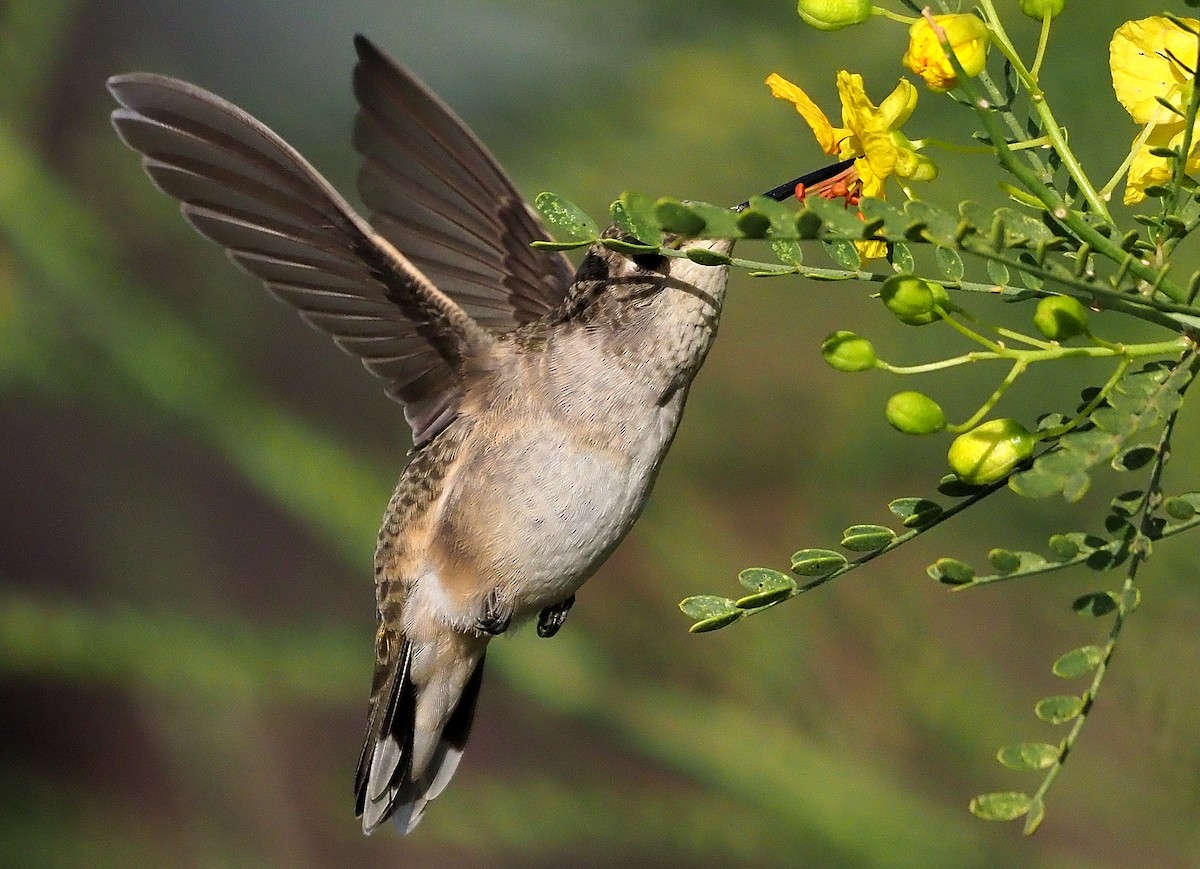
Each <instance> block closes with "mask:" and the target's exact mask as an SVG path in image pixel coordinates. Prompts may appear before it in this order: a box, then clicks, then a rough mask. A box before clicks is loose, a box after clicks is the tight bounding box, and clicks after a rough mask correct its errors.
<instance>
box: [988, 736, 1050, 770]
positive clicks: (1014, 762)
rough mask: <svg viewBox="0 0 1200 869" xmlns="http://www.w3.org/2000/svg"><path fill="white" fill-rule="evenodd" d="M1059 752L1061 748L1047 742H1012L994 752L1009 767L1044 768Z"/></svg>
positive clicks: (997, 758)
mask: <svg viewBox="0 0 1200 869" xmlns="http://www.w3.org/2000/svg"><path fill="white" fill-rule="evenodd" d="M1060 754H1062V749H1061V748H1060V747H1059V746H1057V745H1051V744H1050V743H1048V742H1014V743H1011V744H1009V745H1006V746H1004V747H1002V748H1001V749H1000V750H999V751H998V752H996V760H998V761H1000V763H1002V764H1004V765H1005V766H1006V767H1008V768H1009V769H1045V768H1046V767H1048V766H1053V765H1054V762H1055V761H1056V760H1058V757H1059V755H1060Z"/></svg>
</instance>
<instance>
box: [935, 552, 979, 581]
mask: <svg viewBox="0 0 1200 869" xmlns="http://www.w3.org/2000/svg"><path fill="white" fill-rule="evenodd" d="M925 572H926V573H927V574H929V578H930V579H936V580H937V581H938V582H940V583H943V584H945V585H966V584H967V583H969V582H970V581H971V580H973V579H974V578H975V568H973V567H971V565H969V564H966V563H964V562H962V561H959V560H958V559H956V558H939V559H938V560H937V561H935V562H934V563H933V564H931V565H929V567H927V568H925Z"/></svg>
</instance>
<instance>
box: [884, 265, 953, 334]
mask: <svg viewBox="0 0 1200 869" xmlns="http://www.w3.org/2000/svg"><path fill="white" fill-rule="evenodd" d="M879 297H880V298H881V299H883V303H884V304H885V305H887V309H888V310H889V311H891V312H892V313H893V314H895V315H896V319H898V320H899V321H900V322H901V323H907V324H908V325H910V326H924V325H925V324H926V323H932V322H933V321H934V320H936V319H938V314H937V308H939V307H941V308H943V309H949V307H950V295H949V294H948V293H947V292H946V288H945V287H943V286H941V285H940V284H934V283H930V282H929V281H924V280H921V279H920V278H918V277H914V276H913V275H892V276H891V277H890V278H888V279H887V280H886V281H884V282H883V287H882V288H881V289H880V291H879Z"/></svg>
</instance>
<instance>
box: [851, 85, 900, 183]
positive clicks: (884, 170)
mask: <svg viewBox="0 0 1200 869" xmlns="http://www.w3.org/2000/svg"><path fill="white" fill-rule="evenodd" d="M837 85H838V94H839V95H840V96H841V98H842V123H844V124H845V125H846V127H847V129H849V130H850V132H852V133H853V134H854V137H855V139H857V140H858V142H857V144H858V148H859V153H861V154H862V155H863V156H864V157H865V158H866V162H867V163H869V164H870V172H871V174H873V175H875V176H878V177H879V179H880V182H879V183H880V187H881V188H882V186H883V181H884V180H885V179H887V177H888V176H889V175H891V174H893V173H894V172H895V171H896V160H897V154H896V144H895V142H893V141H892V137H891V133H890V132H889V130H888V123H887V119H886V118H885V117H884V115H883V113H882V112H881V111H880V110H879V109H877V108H876V107H875V104H874V103H872V102H871V100H870V99H869V98H868V97H867V92H866V90H865V88H864V87H863V79H862V76H861V75H857V74H855V73H850V72H846V71H845V70H842V71H841V72H839V73H838V77H837ZM862 163H863V161H862V160H860V161H859V165H860V166H861V164H862ZM872 195H873V194H872Z"/></svg>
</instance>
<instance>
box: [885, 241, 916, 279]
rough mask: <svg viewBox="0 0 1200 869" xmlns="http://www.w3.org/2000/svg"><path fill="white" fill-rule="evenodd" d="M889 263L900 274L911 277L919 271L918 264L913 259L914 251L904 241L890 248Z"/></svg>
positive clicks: (895, 243)
mask: <svg viewBox="0 0 1200 869" xmlns="http://www.w3.org/2000/svg"><path fill="white" fill-rule="evenodd" d="M888 261H889V262H891V264H892V268H893V269H895V270H896V272H897V273H898V274H902V275H911V274H912V273H913V272H915V271H916V270H917V262H916V260H914V259H913V255H912V250H911V249H910V248H909V246H908V245H907V244H905V243H904V242H902V241H897V242H894V243H893V244H892V245H891V246H890V250H889V254H888Z"/></svg>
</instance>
